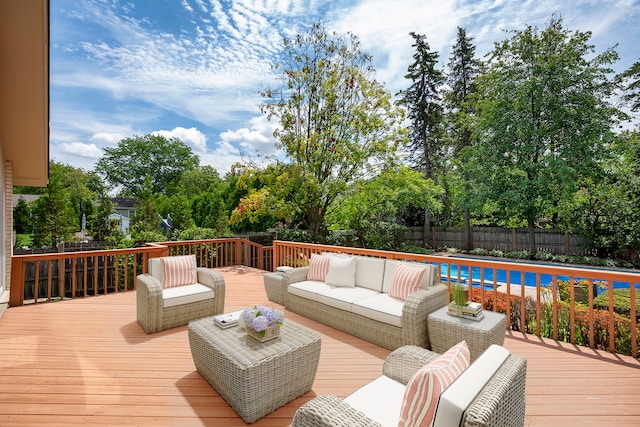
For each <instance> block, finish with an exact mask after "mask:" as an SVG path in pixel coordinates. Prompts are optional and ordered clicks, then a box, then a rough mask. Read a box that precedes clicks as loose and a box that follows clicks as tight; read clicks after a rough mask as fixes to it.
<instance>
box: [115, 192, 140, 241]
mask: <svg viewBox="0 0 640 427" xmlns="http://www.w3.org/2000/svg"><path fill="white" fill-rule="evenodd" d="M111 201H112V202H113V210H114V213H112V214H111V215H109V220H110V221H114V222H116V223H117V224H118V228H119V229H120V231H122V232H123V233H124V235H125V236H127V238H129V237H130V233H131V228H130V223H131V218H132V217H133V216H134V215H135V214H136V200H135V199H128V198H124V197H113V198H112V199H111Z"/></svg>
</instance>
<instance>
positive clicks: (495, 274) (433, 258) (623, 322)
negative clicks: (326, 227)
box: [273, 240, 640, 357]
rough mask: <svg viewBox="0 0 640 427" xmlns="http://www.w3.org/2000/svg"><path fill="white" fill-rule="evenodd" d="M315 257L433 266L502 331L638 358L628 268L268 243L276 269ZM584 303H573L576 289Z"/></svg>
mask: <svg viewBox="0 0 640 427" xmlns="http://www.w3.org/2000/svg"><path fill="white" fill-rule="evenodd" d="M323 252H333V253H342V254H349V255H361V256H368V257H375V258H385V259H394V260H403V261H410V262H416V263H428V264H434V265H436V266H437V268H438V272H439V273H440V280H441V283H443V284H446V285H447V286H449V287H450V288H451V286H452V285H453V284H455V283H462V284H464V285H466V286H468V288H469V295H470V299H472V300H473V301H477V302H480V303H482V305H483V307H484V308H485V309H487V310H492V311H498V312H503V313H505V314H506V316H507V319H508V321H507V327H508V328H510V329H512V330H516V331H520V332H526V333H530V334H534V335H537V336H544V337H546V338H553V339H554V340H561V341H566V342H571V343H573V344H578V345H584V346H587V347H591V348H599V349H604V350H608V351H610V352H612V353H620V354H628V355H633V357H638V356H639V354H638V344H639V343H638V338H639V336H640V331H639V330H638V317H639V316H640V313H638V312H637V311H636V297H637V294H638V292H639V291H640V274H638V273H636V272H632V271H628V272H627V271H614V270H604V269H587V268H579V267H577V268H572V267H565V266H558V265H549V264H541V263H523V262H504V261H487V260H483V259H477V258H473V257H457V256H446V255H420V254H410V253H400V252H386V251H378V250H371V249H360V248H350V247H338V246H326V245H315V244H305V243H295V242H285V241H278V240H276V241H274V242H273V261H274V266H273V268H274V269H275V268H276V267H277V266H280V265H283V266H292V267H298V266H304V265H308V263H309V259H310V258H311V254H320V253H323ZM614 287H622V288H624V289H629V298H630V308H629V312H628V313H619V312H617V311H616V305H615V304H614V292H613V291H614ZM581 290H584V291H585V299H586V301H584V302H580V301H579V295H578V293H579V291H581ZM603 294H604V296H605V301H606V305H607V307H606V308H596V307H595V306H594V299H595V298H596V296H597V295H603Z"/></svg>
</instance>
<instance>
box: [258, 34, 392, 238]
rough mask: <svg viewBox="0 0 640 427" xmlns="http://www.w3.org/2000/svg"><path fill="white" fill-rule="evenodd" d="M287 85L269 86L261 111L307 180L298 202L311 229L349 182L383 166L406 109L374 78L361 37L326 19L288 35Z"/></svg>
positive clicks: (320, 227) (321, 224) (313, 230)
mask: <svg viewBox="0 0 640 427" xmlns="http://www.w3.org/2000/svg"><path fill="white" fill-rule="evenodd" d="M282 58H283V64H282V65H278V64H276V65H275V66H274V68H275V69H276V71H279V72H281V73H282V82H283V87H282V88H278V89H275V88H269V89H267V90H265V91H264V92H263V93H262V95H263V97H264V98H266V100H265V102H264V103H263V104H262V106H261V109H262V111H263V113H265V114H266V116H267V118H268V119H269V120H273V119H276V120H278V121H279V122H280V127H279V128H278V129H277V130H276V131H275V132H274V137H275V138H276V141H277V142H276V145H277V147H278V148H280V149H282V150H284V152H285V154H286V155H287V156H288V158H289V160H290V161H291V162H292V164H293V165H295V166H297V167H299V169H300V173H301V177H302V178H303V180H304V182H303V187H302V190H303V192H304V195H305V198H304V199H301V200H299V202H300V203H301V205H300V206H299V208H300V210H301V211H302V212H303V213H304V216H303V217H304V222H305V225H306V226H307V228H308V229H309V231H310V232H311V233H314V234H315V233H319V232H320V231H321V230H323V229H324V227H325V224H324V216H325V214H326V212H327V209H328V208H329V206H331V204H332V203H333V202H334V200H335V199H336V197H337V196H338V194H340V192H341V191H343V190H344V188H345V186H346V184H347V183H349V182H351V181H353V180H355V179H358V178H359V177H361V176H364V175H366V174H368V173H370V172H371V171H372V170H377V169H379V168H380V166H381V165H384V164H386V163H387V162H388V161H390V158H393V157H394V156H395V151H396V147H397V146H398V144H399V143H401V142H402V141H403V138H404V137H403V133H402V126H401V121H402V119H403V112H402V110H401V109H400V108H396V107H394V106H393V104H392V102H391V95H390V93H389V92H388V91H387V90H386V89H385V88H384V86H383V85H382V84H381V83H379V82H378V81H376V80H375V78H374V74H375V71H374V68H373V66H372V65H371V63H372V58H371V56H370V55H368V54H366V53H364V52H363V51H362V50H361V47H360V42H359V40H358V38H357V37H356V36H355V35H353V34H351V33H347V34H346V35H340V34H336V33H333V34H329V33H327V31H326V30H325V28H324V26H323V25H322V24H320V23H316V24H314V25H313V26H312V27H311V29H310V30H309V32H308V33H306V34H301V35H298V36H297V37H295V38H293V39H285V40H284V54H283V55H282Z"/></svg>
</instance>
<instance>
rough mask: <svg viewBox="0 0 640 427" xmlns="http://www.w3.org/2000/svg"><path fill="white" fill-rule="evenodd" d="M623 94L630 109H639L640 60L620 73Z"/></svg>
mask: <svg viewBox="0 0 640 427" xmlns="http://www.w3.org/2000/svg"><path fill="white" fill-rule="evenodd" d="M622 79H623V80H624V81H626V84H625V85H624V90H625V94H624V95H623V99H624V100H625V101H627V102H629V103H630V105H631V111H640V61H638V62H636V63H635V64H633V65H632V66H631V67H629V68H628V69H627V70H625V71H624V72H623V73H622Z"/></svg>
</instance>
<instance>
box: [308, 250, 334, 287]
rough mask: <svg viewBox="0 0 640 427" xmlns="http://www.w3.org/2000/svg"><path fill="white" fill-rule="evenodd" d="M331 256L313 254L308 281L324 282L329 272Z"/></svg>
mask: <svg viewBox="0 0 640 427" xmlns="http://www.w3.org/2000/svg"><path fill="white" fill-rule="evenodd" d="M330 260H331V257H330V256H329V255H318V254H311V260H310V261H309V271H308V272H307V280H317V281H319V282H324V280H325V279H326V278H327V273H328V272H329V261H330Z"/></svg>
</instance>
